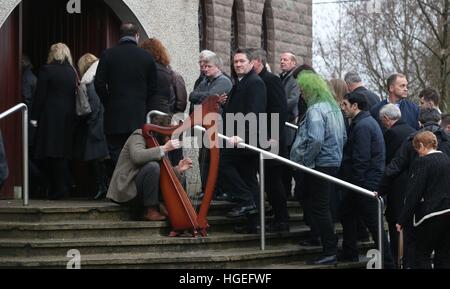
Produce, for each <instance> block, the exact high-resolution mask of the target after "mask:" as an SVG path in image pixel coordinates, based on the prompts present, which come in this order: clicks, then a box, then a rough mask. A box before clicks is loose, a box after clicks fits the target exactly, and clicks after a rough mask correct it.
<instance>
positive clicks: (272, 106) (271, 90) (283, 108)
mask: <svg viewBox="0 0 450 289" xmlns="http://www.w3.org/2000/svg"><path fill="white" fill-rule="evenodd" d="M259 77H261V79H262V80H263V81H264V84H265V85H266V92H267V108H266V112H267V130H268V134H267V137H268V138H269V139H270V138H275V140H277V141H278V143H279V153H278V154H279V155H280V156H282V157H285V158H286V157H287V155H288V150H287V145H288V144H287V143H286V133H285V130H286V129H288V128H286V126H285V123H286V121H287V118H288V114H287V100H286V92H285V91H284V88H283V84H282V83H281V79H280V78H279V77H278V76H276V75H275V74H273V73H271V72H269V71H267V69H266V68H263V70H262V71H261V73H259ZM272 114H278V117H279V122H278V132H279V135H278V137H276V136H275V134H274V135H272V134H273V133H272V130H271V128H272V121H271V119H272V118H271V116H272ZM274 125H277V124H274ZM270 163H271V164H281V163H280V162H270Z"/></svg>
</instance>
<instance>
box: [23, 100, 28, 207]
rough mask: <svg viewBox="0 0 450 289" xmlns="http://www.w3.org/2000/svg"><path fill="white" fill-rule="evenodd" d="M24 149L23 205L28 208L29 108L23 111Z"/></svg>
mask: <svg viewBox="0 0 450 289" xmlns="http://www.w3.org/2000/svg"><path fill="white" fill-rule="evenodd" d="M22 140H23V142H22V147H23V148H22V149H23V165H22V167H23V196H22V197H23V205H24V206H28V201H29V183H28V180H29V178H28V107H27V106H25V108H24V109H23V110H22Z"/></svg>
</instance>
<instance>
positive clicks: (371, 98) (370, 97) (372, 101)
mask: <svg viewBox="0 0 450 289" xmlns="http://www.w3.org/2000/svg"><path fill="white" fill-rule="evenodd" d="M354 92H357V93H360V94H362V95H364V96H365V97H366V100H367V105H368V109H369V110H370V108H372V107H373V106H374V105H376V104H378V103H379V102H380V101H381V99H380V97H379V96H378V95H376V94H375V93H373V92H372V91H370V90H368V89H367V88H365V87H364V86H360V87H358V88H357V89H355V90H354Z"/></svg>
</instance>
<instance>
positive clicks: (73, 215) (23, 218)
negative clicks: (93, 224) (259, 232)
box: [0, 204, 301, 222]
mask: <svg viewBox="0 0 450 289" xmlns="http://www.w3.org/2000/svg"><path fill="white" fill-rule="evenodd" d="M233 207H234V205H232V204H222V205H219V206H217V207H216V206H212V207H210V210H209V212H208V216H226V214H227V213H228V212H229V211H230V210H231V209H232V208H233ZM288 211H289V214H291V215H298V214H300V213H301V209H300V208H299V207H298V206H289V207H288ZM0 216H1V217H0V219H1V221H3V222H61V221H73V220H81V221H83V220H84V221H87V220H89V221H95V220H99V221H100V220H102V221H117V220H131V215H130V212H129V211H128V209H127V208H125V207H122V208H115V209H113V210H111V211H97V210H95V209H94V210H91V211H86V212H51V213H50V212H26V213H13V212H11V213H8V212H1V213H0Z"/></svg>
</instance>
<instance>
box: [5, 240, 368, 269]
mask: <svg viewBox="0 0 450 289" xmlns="http://www.w3.org/2000/svg"><path fill="white" fill-rule="evenodd" d="M371 246H372V245H371V244H368V245H366V244H363V245H362V246H361V249H362V250H364V247H365V249H367V248H369V247H371ZM320 252H321V248H320V247H301V246H298V245H295V244H285V245H274V246H272V245H270V246H267V248H266V250H265V251H261V250H260V249H258V248H252V249H250V248H232V249H227V250H218V251H216V250H203V251H194V252H193V251H186V252H182V253H176V254H174V253H172V252H138V253H119V254H118V253H111V254H98V255H81V268H84V269H89V268H127V269H130V268H159V269H231V268H233V269H236V268H265V267H266V266H269V265H271V264H272V265H273V264H284V263H286V264H293V263H292V262H301V261H303V260H305V258H307V259H310V258H315V257H317V256H318V255H319V254H320ZM69 259H70V258H68V257H66V256H64V255H63V256H44V257H26V258H23V257H19V258H17V257H11V258H1V259H0V268H60V269H63V268H66V266H67V262H68V261H69ZM299 266H300V264H299ZM299 268H301V267H299ZM316 269H317V267H316Z"/></svg>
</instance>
